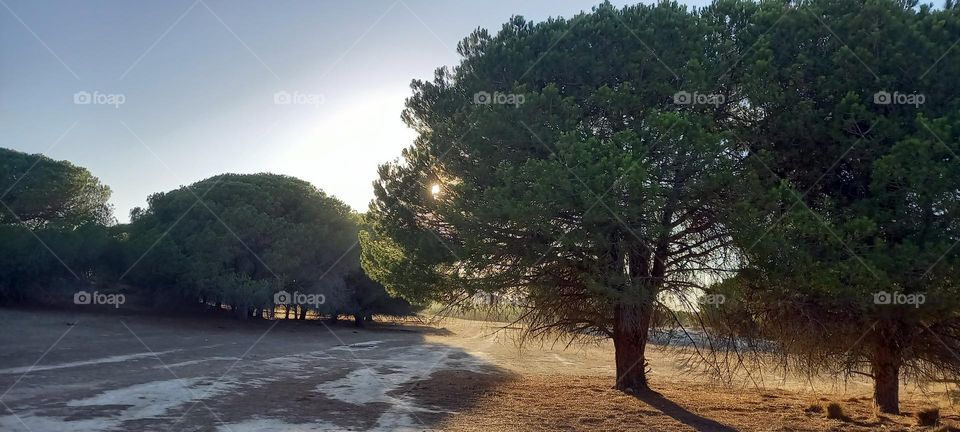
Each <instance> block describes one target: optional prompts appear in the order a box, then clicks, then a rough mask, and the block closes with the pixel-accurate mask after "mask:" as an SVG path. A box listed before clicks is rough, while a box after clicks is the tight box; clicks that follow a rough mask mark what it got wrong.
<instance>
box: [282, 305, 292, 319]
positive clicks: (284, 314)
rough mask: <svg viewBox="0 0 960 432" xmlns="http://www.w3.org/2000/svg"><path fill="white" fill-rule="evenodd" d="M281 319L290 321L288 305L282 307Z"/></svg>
mask: <svg viewBox="0 0 960 432" xmlns="http://www.w3.org/2000/svg"><path fill="white" fill-rule="evenodd" d="M283 319H285V320H288V319H290V305H283Z"/></svg>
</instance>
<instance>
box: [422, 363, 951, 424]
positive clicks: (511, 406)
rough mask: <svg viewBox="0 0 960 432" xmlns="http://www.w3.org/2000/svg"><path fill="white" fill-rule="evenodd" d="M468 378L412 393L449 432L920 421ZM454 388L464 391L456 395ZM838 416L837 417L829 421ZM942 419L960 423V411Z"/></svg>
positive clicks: (792, 399) (581, 385)
mask: <svg viewBox="0 0 960 432" xmlns="http://www.w3.org/2000/svg"><path fill="white" fill-rule="evenodd" d="M464 378H466V377H461V376H458V375H457V374H455V373H446V374H441V375H439V376H434V377H432V378H431V379H429V380H425V381H421V382H419V383H418V384H417V385H416V386H414V387H413V388H411V389H409V391H408V393H407V394H408V396H412V397H415V398H417V399H418V400H421V401H424V402H427V403H429V404H430V405H433V406H436V407H437V408H440V409H444V410H452V411H456V412H457V414H454V415H452V416H449V417H446V418H444V419H443V420H442V421H441V422H440V424H439V425H437V426H438V428H439V429H442V430H450V431H485V430H504V431H547V430H583V431H594V430H618V431H651V430H656V431H693V430H696V431H784V432H785V431H797V432H802V431H810V432H813V431H825V430H843V431H857V432H861V431H862V432H866V431H875V430H906V429H909V428H910V427H911V426H913V424H914V422H915V420H914V418H912V417H910V416H885V417H877V416H875V415H874V414H873V405H872V403H871V401H870V400H869V399H868V398H850V399H847V400H846V401H845V403H844V406H843V407H841V406H840V405H839V404H836V403H831V404H828V405H826V408H824V406H823V405H821V404H820V403H815V404H811V403H810V395H808V394H807V395H805V394H800V393H795V392H789V391H783V390H769V389H768V390H763V391H757V390H746V389H732V388H728V387H723V386H719V385H711V384H703V383H695V382H675V383H673V384H671V383H662V384H661V385H659V386H657V387H656V390H657V391H658V392H659V393H651V394H645V395H638V396H631V395H627V394H624V393H622V392H619V391H617V390H615V389H613V388H612V387H611V384H612V381H611V380H610V378H609V377H604V376H555V375H533V376H530V375H523V376H521V375H510V376H505V377H499V378H496V379H494V381H495V382H496V384H495V385H489V386H488V385H479V384H480V383H482V382H489V381H488V379H489V378H485V379H476V378H478V377H470V379H471V380H473V381H476V382H477V384H478V385H477V386H474V387H471V386H470V385H467V386H464V385H463V384H464V381H465V380H464ZM467 382H470V381H467ZM452 388H458V389H459V390H460V391H457V392H451V389H452ZM822 396H829V397H831V398H832V399H838V398H839V396H838V395H822ZM903 405H904V408H905V409H914V410H916V412H919V404H914V403H913V402H911V401H905V402H904V403H903ZM813 407H817V408H819V411H817V408H813ZM824 411H825V412H826V415H824ZM835 414H839V415H840V416H839V418H837V419H831V418H828V417H831V415H835ZM944 418H947V419H949V420H950V423H952V424H958V423H960V417H958V416H957V415H956V413H950V414H948V415H944ZM949 430H950V429H943V431H944V432H946V431H949Z"/></svg>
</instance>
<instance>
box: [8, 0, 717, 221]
mask: <svg viewBox="0 0 960 432" xmlns="http://www.w3.org/2000/svg"><path fill="white" fill-rule="evenodd" d="M598 1H599V0H591V1H581V0H524V1H505V0H486V1H470V2H467V1H439V0H434V1H428V0H386V1H374V0H370V1H337V2H334V1H321V0H317V1H226V0H166V1H152V2H147V1H126V0H122V1H117V0H101V1H93V0H90V1H72V0H67V1H45V0H0V147H6V148H12V149H14V150H19V151H23V152H27V153H43V154H45V155H47V156H49V157H51V158H54V159H58V160H63V159H65V160H69V161H71V162H73V163H75V164H77V165H80V166H83V167H86V168H88V169H89V170H90V171H91V172H92V173H93V174H94V175H95V176H97V177H99V178H100V180H101V181H102V182H103V183H105V184H107V185H109V186H110V187H111V188H112V190H113V196H112V198H111V204H113V205H114V207H115V213H116V216H117V219H118V220H119V221H120V222H126V221H128V220H129V211H130V209H132V208H133V207H135V206H141V207H142V206H145V205H146V199H147V196H148V195H150V194H151V193H155V192H161V191H169V190H172V189H176V188H178V187H180V186H185V185H189V184H191V183H194V182H196V181H199V180H202V179H204V178H207V177H210V176H213V175H216V174H221V173H227V172H230V173H258V172H273V173H279V174H287V175H292V176H295V177H299V178H302V179H304V180H307V181H309V182H311V183H313V184H314V185H315V186H317V187H318V188H320V189H322V190H324V191H325V192H327V193H329V194H332V195H334V196H336V197H338V198H340V199H341V200H343V201H344V202H346V203H347V204H349V205H350V206H351V207H353V208H354V209H356V210H358V211H365V210H366V209H367V205H368V203H369V201H370V200H371V199H372V198H373V188H372V186H371V184H372V182H373V181H374V180H375V179H376V177H377V167H378V166H379V165H380V164H382V163H384V162H388V161H390V160H393V159H395V158H397V157H399V155H400V151H401V150H402V149H403V148H405V147H407V146H409V145H410V144H411V143H412V142H413V139H414V137H415V134H414V133H413V131H411V130H409V129H408V128H407V127H406V126H405V125H404V124H403V122H402V121H401V120H400V112H401V111H402V109H403V103H404V99H405V98H406V97H408V96H409V95H410V94H411V91H410V82H411V80H413V79H430V78H431V77H432V75H433V71H434V70H435V69H436V68H437V67H439V66H442V65H454V64H456V63H458V61H459V56H458V54H457V53H456V45H457V42H458V41H460V40H461V39H462V38H463V37H465V36H467V35H468V34H469V33H470V32H472V31H473V30H474V29H476V28H477V27H483V28H487V29H490V30H491V31H496V30H498V29H499V28H500V27H501V25H502V24H503V23H504V22H506V21H507V20H508V19H509V17H510V16H512V15H522V16H524V17H526V18H527V19H533V20H536V21H541V20H544V19H546V18H548V17H551V16H564V17H570V16H572V15H574V14H576V13H577V12H579V11H582V10H586V11H589V10H590V9H591V8H592V7H593V6H594V5H596V4H597V3H598ZM613 3H614V4H615V5H618V6H622V5H623V4H625V3H628V2H625V1H614V2H613ZM688 4H691V5H702V4H703V3H702V2H699V1H694V2H688Z"/></svg>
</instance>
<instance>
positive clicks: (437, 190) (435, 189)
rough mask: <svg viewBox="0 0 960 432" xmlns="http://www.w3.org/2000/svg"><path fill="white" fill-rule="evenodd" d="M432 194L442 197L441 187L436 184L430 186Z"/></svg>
mask: <svg viewBox="0 0 960 432" xmlns="http://www.w3.org/2000/svg"><path fill="white" fill-rule="evenodd" d="M430 193H431V194H433V196H437V195H440V185H438V184H434V185H433V186H430Z"/></svg>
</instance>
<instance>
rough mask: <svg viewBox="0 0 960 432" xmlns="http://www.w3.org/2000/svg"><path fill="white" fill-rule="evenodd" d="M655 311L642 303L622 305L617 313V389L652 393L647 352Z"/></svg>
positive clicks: (614, 338)
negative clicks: (648, 379) (648, 374)
mask: <svg viewBox="0 0 960 432" xmlns="http://www.w3.org/2000/svg"><path fill="white" fill-rule="evenodd" d="M652 312H653V309H652V308H650V307H649V306H644V305H640V304H620V305H617V307H616V311H615V312H614V323H613V347H614V352H615V356H616V364H617V385H616V387H617V389H619V390H623V391H626V392H632V393H639V392H645V391H649V390H650V387H649V386H648V384H647V373H646V368H647V361H646V358H645V356H644V352H645V350H646V347H647V335H648V329H649V328H650V319H651V317H652Z"/></svg>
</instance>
